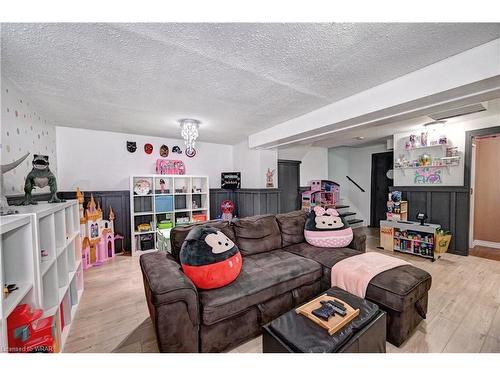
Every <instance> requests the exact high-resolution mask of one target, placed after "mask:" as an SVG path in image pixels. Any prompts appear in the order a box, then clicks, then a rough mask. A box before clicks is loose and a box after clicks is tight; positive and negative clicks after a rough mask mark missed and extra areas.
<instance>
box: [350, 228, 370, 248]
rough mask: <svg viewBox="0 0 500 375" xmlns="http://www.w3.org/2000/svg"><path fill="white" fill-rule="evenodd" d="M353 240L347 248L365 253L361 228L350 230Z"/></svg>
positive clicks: (364, 237)
mask: <svg viewBox="0 0 500 375" xmlns="http://www.w3.org/2000/svg"><path fill="white" fill-rule="evenodd" d="M352 232H353V238H352V242H351V243H350V244H349V246H348V247H349V248H351V249H354V250H358V251H362V252H365V251H366V234H365V233H364V232H363V228H356V229H353V230H352Z"/></svg>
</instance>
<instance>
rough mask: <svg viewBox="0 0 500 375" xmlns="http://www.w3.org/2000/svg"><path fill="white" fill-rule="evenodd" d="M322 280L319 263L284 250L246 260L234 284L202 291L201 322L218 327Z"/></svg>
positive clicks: (244, 259)
mask: <svg viewBox="0 0 500 375" xmlns="http://www.w3.org/2000/svg"><path fill="white" fill-rule="evenodd" d="M320 277H321V266H320V265H319V264H318V263H316V262H314V261H312V260H310V259H306V258H303V257H299V256H296V255H294V254H291V253H289V252H286V251H283V250H276V251H272V252H268V253H261V254H255V255H251V256H247V257H245V258H243V268H242V270H241V273H240V275H239V276H238V278H237V279H236V280H235V281H234V282H232V283H231V284H229V285H226V286H225V287H222V288H219V289H212V290H204V291H199V295H200V302H201V303H200V304H201V308H202V314H201V317H202V321H203V323H204V324H208V325H209V324H214V323H217V322H219V321H221V320H223V319H227V318H229V317H231V316H234V315H237V314H238V313H240V312H242V311H244V310H246V309H248V308H249V307H251V306H255V305H258V304H260V303H263V302H265V301H267V300H269V299H271V298H274V297H276V296H279V295H281V294H283V293H286V292H291V291H292V290H294V289H296V288H299V287H301V286H303V285H307V284H311V283H313V282H315V281H317V280H319V279H320Z"/></svg>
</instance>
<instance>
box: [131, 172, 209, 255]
mask: <svg viewBox="0 0 500 375" xmlns="http://www.w3.org/2000/svg"><path fill="white" fill-rule="evenodd" d="M141 179H144V180H147V181H148V182H149V184H150V187H151V188H150V191H149V192H148V193H147V194H144V195H138V194H136V193H135V192H134V187H135V184H136V182H137V181H139V180H141ZM160 180H164V181H165V192H163V193H162V192H161V188H160ZM169 201H170V202H171V204H170V203H168V202H169ZM193 202H195V204H194V203H193ZM199 215H205V218H206V220H210V188H209V180H208V176H196V175H158V174H149V175H148V174H145V175H133V176H130V223H131V233H132V241H131V243H132V254H133V255H140V254H143V253H146V252H150V251H157V249H158V241H157V233H156V226H157V223H158V222H160V221H161V220H171V221H172V223H173V225H174V226H178V225H189V224H192V223H193V222H195V220H199V217H200V216H199ZM141 223H147V224H150V225H151V230H148V231H143V232H141V231H139V230H138V228H137V226H138V225H139V224H141ZM146 237H151V239H152V243H151V244H150V245H151V246H147V248H142V247H141V244H140V242H141V241H140V239H141V238H146Z"/></svg>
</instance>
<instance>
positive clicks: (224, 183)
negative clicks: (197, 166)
mask: <svg viewBox="0 0 500 375" xmlns="http://www.w3.org/2000/svg"><path fill="white" fill-rule="evenodd" d="M220 187H221V188H222V189H228V190H236V189H239V188H240V187H241V172H222V173H221V174H220Z"/></svg>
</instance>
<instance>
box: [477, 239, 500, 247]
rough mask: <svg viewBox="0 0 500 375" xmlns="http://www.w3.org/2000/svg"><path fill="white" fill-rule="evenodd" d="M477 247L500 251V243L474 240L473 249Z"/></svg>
mask: <svg viewBox="0 0 500 375" xmlns="http://www.w3.org/2000/svg"><path fill="white" fill-rule="evenodd" d="M475 246H485V247H491V248H493V249H500V242H491V241H483V240H474V241H472V247H475Z"/></svg>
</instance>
